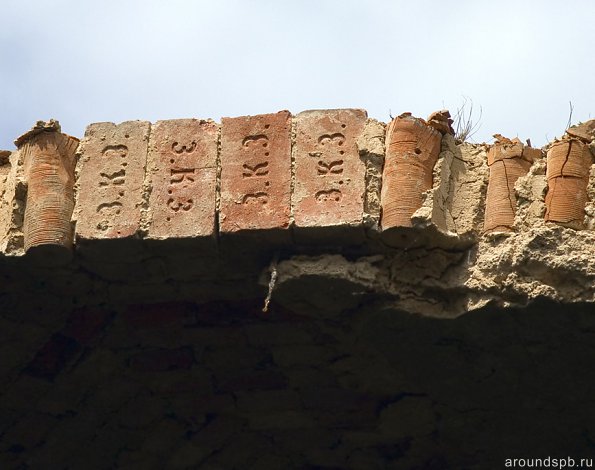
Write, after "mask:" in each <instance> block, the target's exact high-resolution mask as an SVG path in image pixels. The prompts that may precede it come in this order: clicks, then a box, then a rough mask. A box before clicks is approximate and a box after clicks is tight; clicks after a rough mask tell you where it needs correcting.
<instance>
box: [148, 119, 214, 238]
mask: <svg viewBox="0 0 595 470" xmlns="http://www.w3.org/2000/svg"><path fill="white" fill-rule="evenodd" d="M217 133H218V127H217V124H216V123H214V122H213V121H210V120H209V121H206V120H197V119H178V120H170V121H159V122H157V123H155V124H153V126H152V127H151V138H150V145H149V156H148V163H147V169H148V171H147V173H148V175H149V180H150V185H151V188H152V189H151V196H150V198H149V207H150V213H151V219H150V222H149V227H148V238H153V239H165V238H187V237H202V236H214V234H215V202H216V193H215V191H216V184H217V181H216V180H217Z"/></svg>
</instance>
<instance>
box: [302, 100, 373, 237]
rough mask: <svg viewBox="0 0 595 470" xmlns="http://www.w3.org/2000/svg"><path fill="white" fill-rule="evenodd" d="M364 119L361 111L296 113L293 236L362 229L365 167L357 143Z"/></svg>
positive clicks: (363, 112)
mask: <svg viewBox="0 0 595 470" xmlns="http://www.w3.org/2000/svg"><path fill="white" fill-rule="evenodd" d="M366 119H367V114H366V112H365V111H364V110H360V109H337V110H328V111H305V112H303V113H300V114H298V115H297V116H296V117H295V122H296V142H295V149H294V154H295V187H294V193H293V195H292V206H293V214H294V220H295V227H296V235H299V233H300V229H319V230H320V229H321V228H328V227H335V228H341V227H343V228H345V227H357V228H361V225H362V222H363V214H364V197H365V174H366V168H365V164H364V162H362V160H360V158H359V152H358V147H357V143H356V141H357V138H358V137H359V136H360V135H361V133H362V131H363V129H364V126H365V123H366Z"/></svg>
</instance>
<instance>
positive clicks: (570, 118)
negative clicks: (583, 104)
mask: <svg viewBox="0 0 595 470" xmlns="http://www.w3.org/2000/svg"><path fill="white" fill-rule="evenodd" d="M568 105H569V106H570V114H569V115H568V122H567V123H566V129H564V130H568V128H569V127H570V124H571V123H572V112H573V111H574V106H572V101H569V102H568Z"/></svg>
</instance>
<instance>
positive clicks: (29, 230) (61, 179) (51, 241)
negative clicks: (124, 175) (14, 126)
mask: <svg viewBox="0 0 595 470" xmlns="http://www.w3.org/2000/svg"><path fill="white" fill-rule="evenodd" d="M78 143H79V140H78V139H77V138H75V137H71V136H69V135H66V134H62V133H61V132H60V124H58V122H57V121H54V120H51V121H49V122H47V123H46V122H43V121H39V122H38V123H37V124H36V126H35V127H34V128H33V129H31V130H30V131H29V132H27V133H26V134H24V135H22V136H21V137H19V138H18V139H17V145H18V146H19V150H21V152H22V153H23V160H24V168H25V179H26V181H27V187H28V190H27V204H26V209H25V220H24V227H23V232H24V245H25V251H27V252H29V254H30V255H31V254H32V252H35V253H36V254H38V256H36V258H37V259H36V261H37V260H39V261H41V262H43V263H44V264H46V265H47V264H63V263H65V262H68V261H69V260H70V257H71V252H70V249H71V248H72V241H73V233H72V224H71V223H70V218H71V216H72V210H73V209H74V193H73V187H74V165H75V151H76V148H77V146H78Z"/></svg>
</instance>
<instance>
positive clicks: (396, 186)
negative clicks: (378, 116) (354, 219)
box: [381, 113, 442, 230]
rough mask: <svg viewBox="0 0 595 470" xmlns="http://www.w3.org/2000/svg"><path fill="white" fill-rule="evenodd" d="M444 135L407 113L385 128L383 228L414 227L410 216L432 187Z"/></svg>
mask: <svg viewBox="0 0 595 470" xmlns="http://www.w3.org/2000/svg"><path fill="white" fill-rule="evenodd" d="M441 140H442V135H441V134H440V132H438V131H437V130H436V129H434V128H433V127H432V126H429V125H428V124H426V122H425V121H424V120H423V119H418V118H415V117H413V116H411V115H410V113H404V114H402V115H401V116H398V117H397V118H395V119H393V121H392V122H391V123H390V124H389V126H388V128H387V131H386V160H385V163H384V170H383V174H382V191H381V199H382V219H381V224H382V229H383V230H387V229H390V228H393V227H411V226H412V222H411V216H412V215H413V214H414V213H415V211H416V210H418V209H419V208H420V207H421V206H422V204H423V199H424V192H425V191H428V190H430V189H432V178H433V170H434V165H435V164H436V161H437V160H438V155H439V154H440V143H441Z"/></svg>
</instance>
